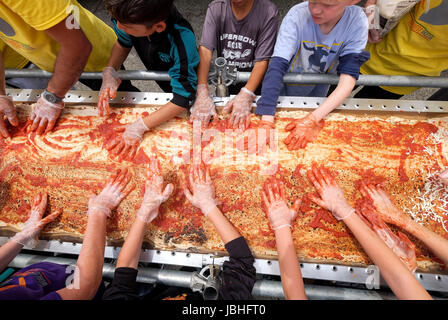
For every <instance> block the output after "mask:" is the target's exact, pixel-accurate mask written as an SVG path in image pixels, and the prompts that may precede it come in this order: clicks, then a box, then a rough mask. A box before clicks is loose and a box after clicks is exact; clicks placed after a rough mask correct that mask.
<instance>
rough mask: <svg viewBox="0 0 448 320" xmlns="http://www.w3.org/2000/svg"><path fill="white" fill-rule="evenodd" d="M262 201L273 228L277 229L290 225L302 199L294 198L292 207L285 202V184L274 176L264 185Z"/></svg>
mask: <svg viewBox="0 0 448 320" xmlns="http://www.w3.org/2000/svg"><path fill="white" fill-rule="evenodd" d="M262 197H263V202H264V205H265V207H266V211H267V212H266V213H267V215H268V217H269V222H270V224H271V228H272V229H273V230H279V229H281V228H284V227H290V228H291V223H292V222H293V221H294V219H295V218H296V217H297V213H298V211H299V208H300V205H301V204H302V201H301V200H300V199H296V201H294V204H293V207H292V209H290V208H288V205H287V204H286V196H285V186H284V184H283V182H279V181H278V180H277V179H275V178H274V180H273V181H272V182H269V183H267V184H266V186H265V190H263V192H262Z"/></svg>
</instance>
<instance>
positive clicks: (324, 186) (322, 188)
mask: <svg viewBox="0 0 448 320" xmlns="http://www.w3.org/2000/svg"><path fill="white" fill-rule="evenodd" d="M307 176H308V179H309V180H310V181H311V183H312V184H313V185H314V187H315V188H316V190H317V192H318V193H319V195H320V198H319V197H316V196H314V195H310V196H309V197H310V199H311V200H312V201H313V202H314V203H316V204H318V205H319V206H321V207H322V208H324V209H327V210H329V211H331V213H332V214H333V216H334V217H335V218H336V219H338V220H343V219H346V218H348V217H349V216H350V215H352V214H353V213H354V212H355V209H354V208H353V207H351V206H350V205H349V204H348V203H347V201H346V200H345V197H344V191H342V189H341V188H340V187H339V185H338V184H337V182H336V180H335V179H334V177H333V176H332V175H331V173H330V172H329V171H328V170H327V169H326V168H324V167H323V166H321V167H320V168H318V167H317V165H316V164H313V166H312V169H311V170H310V171H308V172H307Z"/></svg>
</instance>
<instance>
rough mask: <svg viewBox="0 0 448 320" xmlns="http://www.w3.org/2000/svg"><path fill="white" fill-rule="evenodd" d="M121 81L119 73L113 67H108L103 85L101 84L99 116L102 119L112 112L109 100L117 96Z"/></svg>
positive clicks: (105, 69)
mask: <svg viewBox="0 0 448 320" xmlns="http://www.w3.org/2000/svg"><path fill="white" fill-rule="evenodd" d="M120 84H121V79H120V77H118V73H117V71H116V70H115V69H114V68H112V67H106V68H104V70H103V83H102V84H101V89H100V95H99V98H98V114H99V116H100V117H102V116H107V115H108V114H109V112H110V107H109V100H110V99H113V98H115V97H116V95H117V90H118V87H119V86H120Z"/></svg>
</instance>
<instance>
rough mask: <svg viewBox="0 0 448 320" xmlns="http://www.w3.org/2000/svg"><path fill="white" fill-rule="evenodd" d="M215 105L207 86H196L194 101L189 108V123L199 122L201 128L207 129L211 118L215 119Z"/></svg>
mask: <svg viewBox="0 0 448 320" xmlns="http://www.w3.org/2000/svg"><path fill="white" fill-rule="evenodd" d="M217 116H218V114H217V113H216V108H215V104H214V103H213V100H212V98H211V97H210V93H209V91H208V86H207V85H206V84H200V85H198V90H197V91H196V101H195V102H194V104H193V107H192V108H191V115H190V123H193V121H201V126H202V128H207V126H208V124H209V123H210V120H211V119H212V117H217Z"/></svg>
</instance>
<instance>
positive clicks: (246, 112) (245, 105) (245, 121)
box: [222, 87, 256, 130]
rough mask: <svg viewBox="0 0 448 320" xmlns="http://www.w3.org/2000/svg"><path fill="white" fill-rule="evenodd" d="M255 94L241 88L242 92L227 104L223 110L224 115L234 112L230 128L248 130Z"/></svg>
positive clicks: (230, 120)
mask: <svg viewBox="0 0 448 320" xmlns="http://www.w3.org/2000/svg"><path fill="white" fill-rule="evenodd" d="M255 97H256V96H255V94H254V93H253V92H252V91H250V90H248V89H246V88H244V87H243V88H241V90H240V92H239V93H238V94H237V95H236V96H235V97H234V98H233V99H232V100H230V101H229V102H227V103H226V105H225V106H224V108H223V109H222V112H223V114H228V113H229V112H230V110H232V114H231V115H230V119H229V126H230V127H233V129H236V128H239V129H241V130H246V128H247V127H249V124H250V110H251V108H252V102H253V101H254V99H255Z"/></svg>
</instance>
